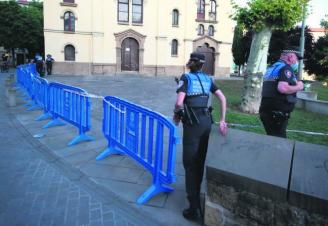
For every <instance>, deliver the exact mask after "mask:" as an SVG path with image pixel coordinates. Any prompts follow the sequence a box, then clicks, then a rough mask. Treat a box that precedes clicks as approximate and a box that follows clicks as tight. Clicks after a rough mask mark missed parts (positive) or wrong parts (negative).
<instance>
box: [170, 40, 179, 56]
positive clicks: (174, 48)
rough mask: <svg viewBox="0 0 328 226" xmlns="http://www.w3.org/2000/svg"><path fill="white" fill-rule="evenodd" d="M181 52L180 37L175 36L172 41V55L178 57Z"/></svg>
mask: <svg viewBox="0 0 328 226" xmlns="http://www.w3.org/2000/svg"><path fill="white" fill-rule="evenodd" d="M178 53H179V41H178V39H176V38H174V39H172V41H171V56H172V57H177V56H178Z"/></svg>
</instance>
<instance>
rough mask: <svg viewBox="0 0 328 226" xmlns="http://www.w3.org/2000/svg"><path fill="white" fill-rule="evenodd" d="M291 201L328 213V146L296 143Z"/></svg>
mask: <svg viewBox="0 0 328 226" xmlns="http://www.w3.org/2000/svg"><path fill="white" fill-rule="evenodd" d="M288 201H289V203H290V204H291V205H294V206H299V207H301V208H304V209H306V210H308V211H310V212H315V213H319V214H326V215H328V148H327V147H325V146H322V145H314V144H307V143H303V142H296V143H295V153H294V160H293V167H292V176H291V183H290V194H289V200H288Z"/></svg>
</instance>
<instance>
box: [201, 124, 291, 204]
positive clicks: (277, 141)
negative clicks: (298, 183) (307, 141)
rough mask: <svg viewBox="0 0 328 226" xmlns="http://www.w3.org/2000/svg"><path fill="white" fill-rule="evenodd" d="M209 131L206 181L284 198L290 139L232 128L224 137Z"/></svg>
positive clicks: (289, 155)
mask: <svg viewBox="0 0 328 226" xmlns="http://www.w3.org/2000/svg"><path fill="white" fill-rule="evenodd" d="M214 127H217V126H216V125H215V126H214ZM212 131H213V132H212V133H211V135H210V141H209V146H208V150H209V153H208V158H207V159H208V162H207V164H206V170H207V171H206V172H207V175H206V178H207V180H213V181H217V182H219V183H222V184H225V185H227V186H233V187H235V188H238V189H239V190H245V191H249V192H253V193H256V194H260V195H263V196H264V197H268V198H272V199H277V200H281V201H286V198H287V189H288V180H289V169H290V163H291V159H292V151H293V142H292V141H290V140H287V139H282V138H276V137H272V136H264V135H259V134H255V133H249V132H244V131H240V130H235V129H229V133H228V134H227V136H226V137H222V136H220V135H219V134H218V132H217V129H216V128H213V130H212ZM236 138H238V139H236Z"/></svg>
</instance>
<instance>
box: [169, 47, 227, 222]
mask: <svg viewBox="0 0 328 226" xmlns="http://www.w3.org/2000/svg"><path fill="white" fill-rule="evenodd" d="M204 62H205V56H204V55H203V54H200V53H192V54H191V55H190V60H189V61H188V63H187V65H186V66H187V67H188V68H189V70H190V72H189V73H186V74H183V75H182V76H181V78H180V80H179V85H178V89H177V100H176V104H175V110H174V116H173V120H174V121H175V123H176V124H178V123H179V122H180V120H182V123H183V165H184V168H185V175H186V176H185V181H186V192H187V199H188V200H189V204H190V205H189V208H187V209H185V210H184V211H183V216H184V217H185V218H186V219H189V220H197V219H199V218H201V217H202V216H203V215H202V211H201V209H200V188H201V183H202V179H203V173H204V163H205V158H206V153H207V145H208V139H209V134H210V131H211V124H212V118H211V112H210V109H209V107H208V99H209V94H210V92H212V93H214V94H215V96H217V97H218V99H219V100H220V102H221V120H220V127H219V128H220V132H221V134H223V135H225V134H226V132H227V125H226V123H225V114H226V99H225V96H224V95H223V93H222V92H221V91H220V90H219V89H218V87H217V86H216V85H215V84H214V83H213V82H212V80H211V78H210V77H209V76H208V75H207V74H205V73H204V72H202V71H201V68H202V66H203V64H204Z"/></svg>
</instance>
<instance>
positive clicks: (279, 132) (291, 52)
mask: <svg viewBox="0 0 328 226" xmlns="http://www.w3.org/2000/svg"><path fill="white" fill-rule="evenodd" d="M299 59H301V55H300V53H299V52H298V51H297V49H296V48H295V47H290V48H288V49H287V50H283V52H282V54H281V57H280V59H279V60H278V61H277V62H276V63H274V64H273V65H272V66H270V67H269V68H268V69H267V71H266V73H265V75H264V77H263V89H262V100H261V105H260V109H259V112H260V118H261V121H262V123H263V126H264V128H265V131H266V133H267V134H268V135H271V136H277V137H283V138H286V137H287V135H286V128H287V124H288V119H289V117H290V114H291V112H292V111H293V109H294V106H295V103H296V93H297V91H300V90H302V89H303V82H302V81H299V80H298V78H297V75H296V74H295V71H297V68H298V60H299Z"/></svg>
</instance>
